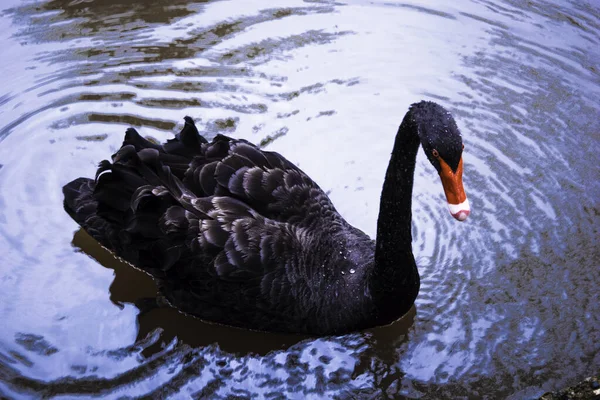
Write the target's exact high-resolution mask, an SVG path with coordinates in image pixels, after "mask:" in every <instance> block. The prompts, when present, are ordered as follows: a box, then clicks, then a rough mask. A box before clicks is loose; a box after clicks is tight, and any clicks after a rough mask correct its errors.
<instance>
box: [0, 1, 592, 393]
mask: <svg viewBox="0 0 600 400" xmlns="http://www.w3.org/2000/svg"><path fill="white" fill-rule="evenodd" d="M279 3H281V4H276V2H273V1H267V0H265V1H236V2H234V1H220V2H193V1H184V0H169V1H166V0H154V1H151V2H150V1H142V0H136V1H129V0H128V1H125V0H96V1H86V0H50V1H37V2H33V1H23V2H18V1H16V0H9V1H4V2H3V3H2V7H3V9H4V11H2V13H1V16H0V49H1V52H2V63H0V72H1V74H0V140H1V141H0V164H2V167H1V168H0V397H8V398H40V397H55V398H60V399H67V398H75V397H77V398H87V397H102V398H108V399H110V398H123V397H137V396H146V397H149V398H165V397H170V398H175V399H186V398H190V397H192V398H209V399H217V398H291V399H294V398H295V399H304V398H308V399H317V398H342V399H345V398H361V399H362V398H374V399H380V398H385V397H389V398H401V397H403V396H406V397H409V398H417V397H421V398H434V399H437V398H440V399H442V398H467V397H468V398H510V399H521V398H533V397H536V396H539V395H541V394H542V393H543V392H545V391H548V390H553V389H557V388H559V387H562V386H564V385H567V384H571V383H574V382H576V381H577V380H580V379H582V378H584V377H586V376H588V375H591V374H592V373H597V372H598V371H599V370H600V301H599V295H598V293H599V291H600V251H599V239H600V235H599V234H598V228H597V227H598V224H599V223H600V217H599V214H600V166H599V163H598V160H599V156H598V155H599V154H600V70H599V69H600V3H597V2H595V1H589V2H580V1H576V0H572V1H558V0H554V1H543V0H534V1H528V2H522V1H514V0H504V1H501V0H495V1H486V0H470V1H463V2H460V3H459V4H460V6H452V5H449V4H450V3H451V2H446V1H443V0H434V1H428V2H418V1H413V0H409V1H408V2H405V3H394V2H380V1H374V2H373V1H364V2H363V1H350V2H337V3H334V2H326V1H322V2H321V1H310V2H309V1H306V2H301V1H286V2H279ZM420 99H430V100H434V101H437V102H439V103H441V104H443V105H444V106H446V107H447V108H448V109H449V110H451V112H452V113H453V114H454V115H455V116H456V119H457V121H458V124H459V127H460V128H461V129H462V132H463V136H464V139H465V144H466V150H465V151H466V154H465V186H466V189H467V193H468V195H469V198H470V201H471V204H472V209H473V212H472V215H471V217H470V219H469V220H468V221H467V222H466V223H464V224H460V223H457V222H455V221H454V220H453V219H452V218H451V217H450V216H449V214H448V212H447V210H446V206H445V202H444V200H443V193H442V189H441V185H440V184H439V182H438V178H437V176H436V174H435V171H434V169H433V168H432V167H431V166H430V165H429V164H428V163H427V162H426V161H425V157H423V155H422V154H420V155H419V158H418V165H417V177H416V187H415V190H414V200H413V218H414V238H415V241H414V251H415V255H416V257H417V263H418V265H419V269H420V272H421V276H422V282H423V283H422V289H421V293H420V296H419V298H418V299H417V302H416V309H413V311H412V312H411V313H410V314H409V315H407V316H406V317H405V318H404V319H403V320H402V321H399V322H398V323H396V324H394V325H392V326H391V327H386V328H380V329H376V330H372V331H367V332H360V333H355V334H350V335H345V336H339V337H325V338H318V339H314V338H303V337H297V336H278V335H271V334H265V333H256V332H247V331H244V330H237V329H231V328H226V327H219V326H214V325H209V324H205V323H202V322H200V321H197V320H195V319H193V318H189V317H185V316H183V315H180V314H178V313H177V312H175V311H173V310H157V311H153V312H151V313H149V314H147V315H144V316H141V317H138V309H137V308H136V307H135V306H134V305H133V302H134V301H135V300H136V299H138V298H141V297H145V296H148V295H152V294H153V293H154V291H155V287H154V286H153V283H152V281H151V280H150V279H149V278H148V277H147V276H146V275H144V274H142V273H139V272H137V271H135V270H133V269H132V268H130V267H128V266H127V265H124V264H121V263H119V262H118V261H117V260H115V259H114V258H113V257H112V256H111V255H110V254H107V253H106V252H104V251H103V250H102V249H101V248H99V247H98V246H95V245H94V243H93V241H91V240H90V239H89V237H87V236H86V235H85V234H83V233H81V232H79V233H77V234H75V235H74V233H75V232H76V231H77V226H76V225H75V223H74V222H72V221H71V220H70V218H69V217H68V216H67V214H66V213H64V212H63V210H62V204H61V203H62V195H61V186H62V185H63V184H65V183H66V182H68V181H70V180H72V179H73V178H76V177H79V176H92V175H93V173H94V170H95V163H96V162H98V161H99V160H101V159H103V158H106V157H107V156H108V155H110V154H112V153H113V152H114V151H115V150H116V149H117V148H118V147H119V145H120V143H121V140H122V137H123V132H124V130H125V129H126V127H128V126H130V125H133V126H136V127H141V129H140V130H141V132H142V133H143V134H145V135H147V136H151V137H153V138H155V139H157V140H161V141H163V140H166V139H167V138H169V137H171V135H172V134H173V133H174V132H176V131H177V130H178V129H179V128H180V127H181V122H182V118H183V116H184V115H191V116H192V117H194V118H195V119H196V120H197V121H198V124H199V126H201V127H202V128H203V130H204V131H205V132H207V134H208V135H209V136H211V135H214V134H216V133H217V132H225V133H227V134H230V135H233V136H236V137H243V138H246V139H249V140H252V141H254V142H256V143H262V144H263V145H265V146H266V147H267V148H268V149H269V150H275V151H279V152H281V153H283V154H284V155H286V156H287V157H288V158H289V159H291V160H292V161H294V162H295V163H297V164H298V165H300V167H301V168H303V169H304V170H305V171H306V172H308V173H309V174H310V175H311V176H312V177H313V178H314V179H315V180H316V181H317V182H318V183H319V185H321V187H323V188H325V189H326V190H329V191H330V192H331V197H332V199H333V201H334V203H335V205H336V206H337V208H338V210H339V211H340V212H341V213H342V215H344V216H345V217H346V218H347V219H348V220H349V221H350V222H351V223H353V224H355V225H356V226H358V227H359V228H361V229H363V230H365V231H366V232H368V233H370V234H371V235H373V234H374V232H375V224H376V219H377V212H378V200H379V195H380V190H381V185H382V182H383V175H384V171H385V168H386V164H387V161H388V157H389V154H390V150H391V145H392V141H393V138H394V135H395V132H396V129H397V126H398V124H399V122H400V120H401V118H402V116H403V115H404V112H405V111H406V109H407V107H408V105H409V104H410V103H411V102H414V101H418V100H420Z"/></svg>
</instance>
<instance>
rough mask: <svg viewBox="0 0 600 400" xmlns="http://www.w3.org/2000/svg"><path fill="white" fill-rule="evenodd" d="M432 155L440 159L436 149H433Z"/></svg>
mask: <svg viewBox="0 0 600 400" xmlns="http://www.w3.org/2000/svg"><path fill="white" fill-rule="evenodd" d="M431 154H433V156H434V157H435V158H439V157H440V153H438V151H437V150H436V149H433V151H432V152H431Z"/></svg>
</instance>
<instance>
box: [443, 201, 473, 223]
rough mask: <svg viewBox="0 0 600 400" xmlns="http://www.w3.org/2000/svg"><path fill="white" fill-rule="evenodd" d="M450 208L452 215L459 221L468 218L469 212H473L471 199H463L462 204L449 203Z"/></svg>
mask: <svg viewBox="0 0 600 400" xmlns="http://www.w3.org/2000/svg"><path fill="white" fill-rule="evenodd" d="M448 208H449V209H450V214H452V216H453V217H454V218H456V219H457V220H459V221H464V220H466V219H467V217H468V216H469V214H470V213H471V206H470V205H469V199H465V201H463V202H462V203H460V204H450V203H448Z"/></svg>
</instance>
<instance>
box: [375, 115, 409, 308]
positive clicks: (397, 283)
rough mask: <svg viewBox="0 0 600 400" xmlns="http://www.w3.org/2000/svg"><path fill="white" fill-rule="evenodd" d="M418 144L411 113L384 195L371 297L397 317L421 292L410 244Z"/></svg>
mask: <svg viewBox="0 0 600 400" xmlns="http://www.w3.org/2000/svg"><path fill="white" fill-rule="evenodd" d="M419 143H420V140H419V136H418V134H417V123H416V122H415V121H414V120H413V117H412V113H411V112H410V111H409V112H408V113H407V114H406V116H405V117H404V120H403V121H402V124H401V125H400V128H399V129H398V133H397V135H396V141H395V143H394V150H393V151H392V157H391V159H390V163H389V166H388V169H387V172H386V175H385V181H384V184H383V190H382V192H381V202H380V207H379V219H378V220H377V241H376V249H375V268H374V271H373V280H372V284H371V295H372V297H373V299H374V300H375V301H376V303H379V307H378V308H379V309H380V312H381V313H382V314H395V313H396V314H399V315H397V317H399V316H400V315H402V314H404V313H405V312H406V311H408V309H410V307H411V306H412V304H413V302H414V299H415V297H416V295H417V292H418V290H419V274H418V272H417V268H416V264H415V260H414V257H413V254H412V243H411V242H412V235H411V229H412V226H411V219H412V212H411V203H412V190H413V178H414V172H415V162H416V158H417V151H418V149H419ZM400 303H402V304H400ZM382 307H384V308H385V309H382ZM388 308H389V309H388ZM404 308H406V309H404ZM389 317H390V318H392V317H393V315H390V316H389ZM382 318H385V317H384V315H382Z"/></svg>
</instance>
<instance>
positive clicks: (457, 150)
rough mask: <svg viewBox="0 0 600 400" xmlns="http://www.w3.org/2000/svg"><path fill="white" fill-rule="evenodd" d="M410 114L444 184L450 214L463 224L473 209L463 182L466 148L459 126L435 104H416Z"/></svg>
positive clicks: (446, 112)
mask: <svg viewBox="0 0 600 400" xmlns="http://www.w3.org/2000/svg"><path fill="white" fill-rule="evenodd" d="M411 111H412V113H413V115H414V117H415V119H414V120H415V121H418V133H419V137H420V139H421V145H422V146H423V150H424V151H425V154H426V155H427V158H428V159H429V161H430V162H431V164H432V165H433V166H434V167H435V169H436V170H437V171H438V174H439V175H440V178H441V180H442V186H443V187H444V193H445V194H446V200H447V201H448V208H449V209H450V214H452V216H453V217H454V218H456V219H457V220H459V221H464V220H466V219H467V217H468V216H469V214H470V212H471V208H470V206H469V200H468V199H467V195H466V193H465V188H464V187H463V182H462V174H463V160H462V153H463V149H464V145H463V141H462V137H461V135H460V131H459V130H458V126H456V122H455V121H454V118H453V117H452V115H451V114H450V113H449V112H448V111H447V110H446V109H444V108H443V107H442V106H440V105H438V104H436V103H433V102H426V101H423V102H420V103H417V104H413V106H412V107H411Z"/></svg>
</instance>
